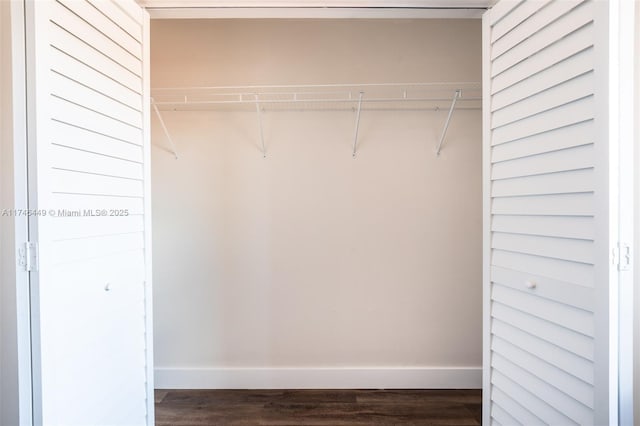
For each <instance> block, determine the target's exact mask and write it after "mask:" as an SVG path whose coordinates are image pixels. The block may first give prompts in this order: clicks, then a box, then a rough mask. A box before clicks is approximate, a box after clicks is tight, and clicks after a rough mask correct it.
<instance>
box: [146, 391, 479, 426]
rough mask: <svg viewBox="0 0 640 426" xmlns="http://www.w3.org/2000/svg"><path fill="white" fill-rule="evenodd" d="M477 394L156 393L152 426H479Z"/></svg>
mask: <svg viewBox="0 0 640 426" xmlns="http://www.w3.org/2000/svg"><path fill="white" fill-rule="evenodd" d="M481 400H482V391H481V390H431V389H429V390H157V391H156V425H157V426H218V425H221V426H222V425H272V426H273V425H281V426H284V425H289V426H303V425H314V426H329V425H331V426H339V425H344V426H347V425H348V426H353V425H358V426H377V425H389V426H390V425H416V426H417V425H479V424H480V423H481V417H482V416H481Z"/></svg>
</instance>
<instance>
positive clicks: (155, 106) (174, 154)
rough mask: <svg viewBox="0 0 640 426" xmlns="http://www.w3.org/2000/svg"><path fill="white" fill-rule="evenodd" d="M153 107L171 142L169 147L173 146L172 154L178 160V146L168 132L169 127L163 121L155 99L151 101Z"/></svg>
mask: <svg viewBox="0 0 640 426" xmlns="http://www.w3.org/2000/svg"><path fill="white" fill-rule="evenodd" d="M151 105H152V106H153V110H154V111H155V113H156V115H157V116H158V121H160V125H161V126H162V130H163V131H164V135H165V136H166V137H167V140H168V141H169V145H171V153H172V154H173V156H174V157H176V160H177V159H178V152H177V150H176V145H175V144H174V143H173V139H171V135H170V134H169V130H167V125H166V124H165V123H164V120H163V119H162V114H160V110H159V109H158V106H157V105H156V104H155V102H154V101H153V99H151Z"/></svg>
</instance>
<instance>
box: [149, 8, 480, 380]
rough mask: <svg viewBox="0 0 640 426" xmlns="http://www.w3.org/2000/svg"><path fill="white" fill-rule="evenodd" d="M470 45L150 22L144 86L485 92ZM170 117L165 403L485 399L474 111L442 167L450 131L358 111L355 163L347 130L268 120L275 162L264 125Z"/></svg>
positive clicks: (163, 180)
mask: <svg viewBox="0 0 640 426" xmlns="http://www.w3.org/2000/svg"><path fill="white" fill-rule="evenodd" d="M480 42H481V37H480V21H479V20H446V21H444V20H443V21H436V20H424V21H420V20H413V21H412V20H405V21H331V20H325V21H322V20H319V21H307V22H300V21H276V20H270V21H234V20H228V21H209V22H207V21H197V20H196V21H153V22H152V86H153V87H163V86H198V85H237V84H304V83H342V82H359V83H360V82H361V83H365V82H432V81H480V79H481V46H480ZM164 117H165V120H166V122H167V125H168V127H169V129H170V130H171V132H172V135H173V138H174V140H175V141H176V144H177V146H178V151H179V155H180V159H179V160H174V159H173V157H172V156H171V155H170V154H168V153H167V151H166V150H165V149H163V148H164V147H166V141H165V140H164V136H163V134H162V132H161V131H160V128H159V126H158V123H157V122H155V123H154V128H153V140H154V143H155V144H156V145H162V146H163V147H157V146H156V148H155V149H154V151H153V159H152V163H153V172H152V173H153V209H154V229H153V233H154V234H153V235H154V286H155V288H154V297H155V301H154V312H155V318H154V319H155V333H154V338H155V348H154V349H155V362H156V367H157V371H158V374H157V377H156V380H157V382H156V383H157V386H158V387H314V386H323V387H338V386H345V387H349V386H354V387H356V386H358V385H361V386H369V385H370V386H375V387H429V386H433V387H446V386H454V387H455V386H479V385H480V370H479V369H480V366H481V342H482V335H481V323H482V321H481V282H482V277H481V223H482V220H481V114H480V111H459V112H456V115H455V116H454V119H453V121H452V124H451V127H450V131H449V134H448V137H447V141H446V143H445V147H444V148H443V151H442V155H441V156H440V158H436V157H435V155H434V148H435V145H436V143H437V138H438V136H439V133H440V131H441V128H442V124H443V122H444V119H445V117H446V112H444V111H440V112H424V111H422V112H416V111H413V112H412V111H403V112H369V111H365V112H363V114H362V119H361V128H360V147H359V152H358V157H357V158H356V159H355V160H354V159H352V158H351V153H350V145H351V141H352V135H353V123H354V118H355V114H354V113H353V112H351V111H322V112H309V111H307V112H269V111H267V112H266V113H265V114H264V131H265V138H266V142H267V150H268V157H267V158H266V159H263V158H262V156H261V154H260V151H259V148H258V144H259V138H258V130H257V127H256V117H255V113H249V112H219V111H218V112H213V111H209V112H206V111H205V112H203V111H198V112H171V111H169V112H166V113H165V114H164ZM286 368H294V369H296V370H294V373H291V370H283V369H286ZM318 368H328V369H332V368H340V369H342V370H340V372H339V374H336V378H335V380H333V379H332V380H325V381H322V379H318V377H316V378H313V377H314V376H313V372H314V370H315V369H318ZM362 368H371V369H372V370H366V371H367V376H368V377H369V378H371V377H374V378H375V379H371V380H368V379H367V380H365V379H363V378H362V377H360V378H358V377H357V369H362ZM398 368H407V369H409V370H407V371H410V372H411V374H409V375H407V376H406V378H405V379H402V380H398V379H397V376H398V374H399V375H400V376H402V374H401V373H398V372H397V370H396V369H398ZM189 369H195V370H189ZM242 369H249V373H250V374H247V375H245V376H242V374H243V373H242ZM252 369H261V370H259V371H261V372H262V373H264V371H267V373H268V374H267V375H266V376H265V377H266V378H264V380H258V378H257V376H256V374H254V373H256V372H257V370H252ZM264 369H266V370H264ZM286 371H288V373H285V372H286ZM327 371H328V370H327ZM332 371H333V370H332ZM244 372H245V373H246V371H244ZM394 372H395V373H394ZM194 373H195V374H194ZM394 374H395V375H396V377H395V379H394V378H393V377H394ZM241 376H242V377H241ZM350 378H351V379H350ZM252 380H253V381H252Z"/></svg>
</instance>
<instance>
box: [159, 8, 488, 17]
mask: <svg viewBox="0 0 640 426" xmlns="http://www.w3.org/2000/svg"><path fill="white" fill-rule="evenodd" d="M147 10H148V11H149V13H150V15H151V18H152V19H283V18H284V19H449V18H452V19H475V18H480V17H481V16H482V13H483V12H484V9H413V8H304V7H288V8H284V7H278V8H266V7H233V8H230V7H208V8H183V7H176V8H158V9H154V8H149V9H147Z"/></svg>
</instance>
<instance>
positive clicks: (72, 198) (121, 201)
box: [42, 193, 144, 215]
mask: <svg viewBox="0 0 640 426" xmlns="http://www.w3.org/2000/svg"><path fill="white" fill-rule="evenodd" d="M50 202H51V205H47V206H42V208H47V209H55V210H58V209H67V210H78V209H80V210H84V209H94V210H97V209H106V210H107V213H108V210H110V209H113V210H128V211H129V214H130V215H141V214H142V213H143V212H144V203H143V202H144V200H143V198H142V197H136V198H129V197H108V196H98V195H84V194H59V193H54V194H53V195H52V196H51V197H50Z"/></svg>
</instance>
